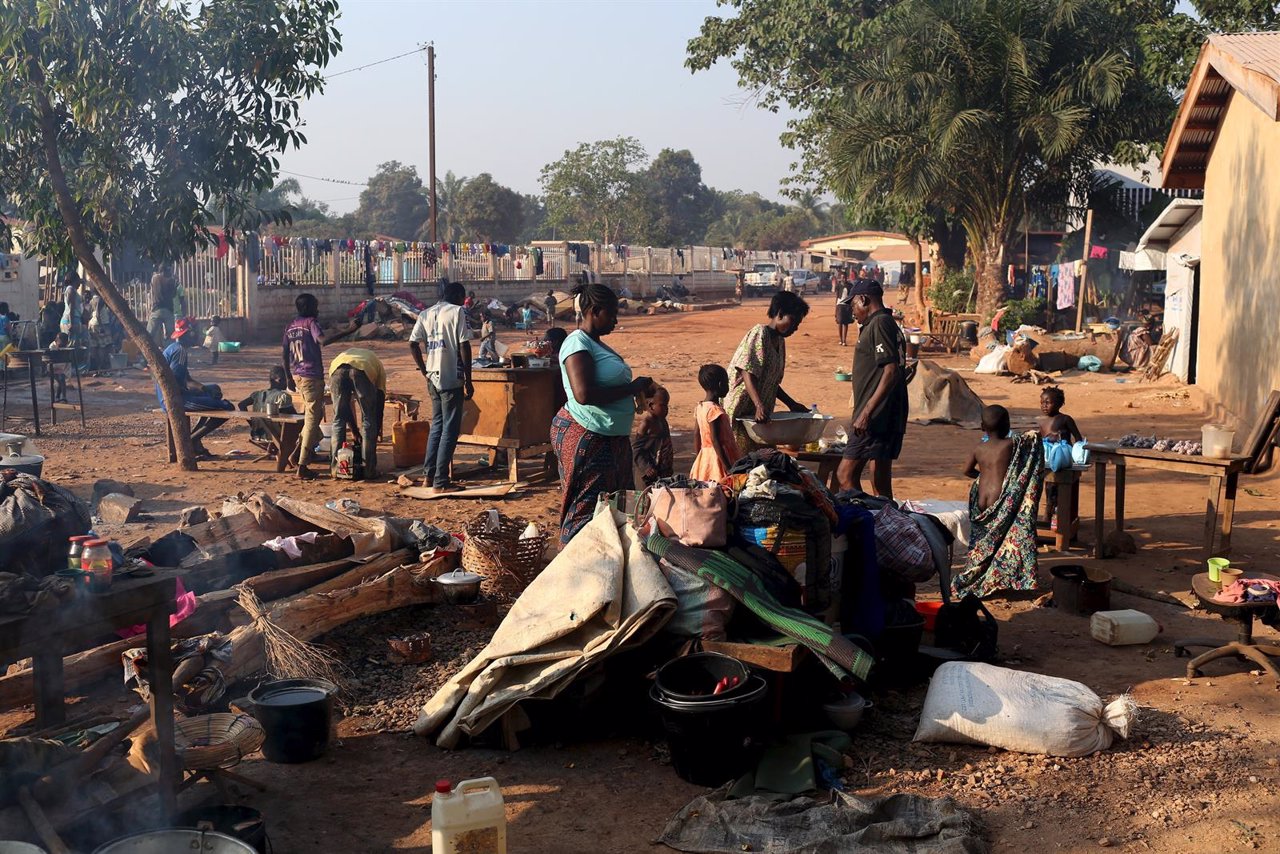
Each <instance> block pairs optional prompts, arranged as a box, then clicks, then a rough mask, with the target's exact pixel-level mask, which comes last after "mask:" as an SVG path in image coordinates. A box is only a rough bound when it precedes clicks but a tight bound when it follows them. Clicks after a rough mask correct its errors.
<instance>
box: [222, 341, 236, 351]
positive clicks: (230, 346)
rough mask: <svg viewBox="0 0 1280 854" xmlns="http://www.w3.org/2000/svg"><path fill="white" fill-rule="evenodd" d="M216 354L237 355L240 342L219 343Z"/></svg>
mask: <svg viewBox="0 0 1280 854" xmlns="http://www.w3.org/2000/svg"><path fill="white" fill-rule="evenodd" d="M218 352H219V353H239V352H240V342H239V341H219V342H218Z"/></svg>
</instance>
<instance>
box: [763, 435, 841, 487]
mask: <svg viewBox="0 0 1280 854" xmlns="http://www.w3.org/2000/svg"><path fill="white" fill-rule="evenodd" d="M778 450H779V451H781V452H782V453H784V454H786V455H787V456H788V457H791V459H793V460H795V461H796V462H798V463H817V464H818V471H817V472H816V474H817V476H818V481H819V482H820V483H823V484H825V485H826V487H827V489H829V490H831V492H832V493H833V494H834V493H836V492H839V491H840V482H839V480H838V479H837V477H836V471H837V469H839V468H840V460H841V459H842V457H841V454H840V452H839V451H805V450H801V449H799V448H789V447H787V446H786V445H778Z"/></svg>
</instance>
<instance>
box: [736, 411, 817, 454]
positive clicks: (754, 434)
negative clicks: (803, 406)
mask: <svg viewBox="0 0 1280 854" xmlns="http://www.w3.org/2000/svg"><path fill="white" fill-rule="evenodd" d="M738 420H739V421H741V422H742V426H743V428H744V429H745V430H746V431H747V435H748V436H750V437H751V440H752V441H753V442H757V443H759V444H761V445H788V446H793V447H800V446H802V445H807V444H809V443H810V442H816V441H818V439H819V438H820V437H821V436H822V433H823V431H825V430H826V429H827V422H829V421H831V420H832V418H831V416H830V415H822V414H821V413H813V412H775V413H774V414H773V416H772V417H771V418H770V419H769V420H768V421H767V422H765V423H764V424H760V423H757V422H756V421H753V420H752V419H750V418H739V419H738Z"/></svg>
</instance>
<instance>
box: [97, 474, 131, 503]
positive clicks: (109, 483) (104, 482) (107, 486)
mask: <svg viewBox="0 0 1280 854" xmlns="http://www.w3.org/2000/svg"><path fill="white" fill-rule="evenodd" d="M113 493H114V494H116V495H128V496H130V497H132V496H133V487H132V486H130V485H129V484H127V483H124V482H123V481H119V480H112V479H111V478H102V479H101V480H98V481H95V482H94V484H93V503H94V504H97V503H98V501H99V500H100V499H101V498H102V496H104V495H111V494H113Z"/></svg>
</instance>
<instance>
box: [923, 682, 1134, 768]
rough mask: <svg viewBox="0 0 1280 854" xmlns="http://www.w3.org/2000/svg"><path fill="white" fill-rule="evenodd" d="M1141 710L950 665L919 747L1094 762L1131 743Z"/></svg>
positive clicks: (1068, 688)
mask: <svg viewBox="0 0 1280 854" xmlns="http://www.w3.org/2000/svg"><path fill="white" fill-rule="evenodd" d="M1137 712H1138V707H1137V704H1136V703H1134V701H1133V700H1132V698H1130V697H1129V695H1127V694H1125V695H1123V696H1121V697H1118V698H1117V699H1115V700H1112V701H1111V702H1110V703H1106V704H1105V705H1104V704H1103V702H1102V700H1101V698H1099V697H1098V695H1097V694H1095V693H1093V691H1091V690H1089V688H1088V687H1086V686H1085V685H1082V684H1080V683H1079V682H1073V681H1072V680H1070V679H1059V678H1058V677H1056V676H1042V675H1040V674H1038V673H1027V672H1025V671H1021V670H1010V669H1008V668H1005V667H996V666H995V665H992V664H979V663H971V662H965V661H949V662H947V663H946V664H943V665H942V666H941V667H939V668H938V670H937V672H936V673H934V675H933V681H931V682H930V683H929V693H928V694H927V695H926V696H925V698H924V709H923V710H922V711H921V713H920V726H919V727H918V728H917V729H916V735H915V740H916V741H926V742H939V741H940V742H960V743H964V744H988V745H992V746H994V747H1003V748H1004V749H1005V750H1016V751H1018V752H1020V753H1039V754H1047V755H1049V756H1088V755H1089V754H1091V753H1096V752H1097V751H1099V750H1106V749H1107V748H1108V747H1110V746H1111V742H1112V740H1113V739H1114V738H1115V737H1116V736H1119V737H1120V738H1128V737H1129V730H1130V728H1131V727H1132V726H1133V724H1134V722H1135V721H1136V720H1137Z"/></svg>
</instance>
